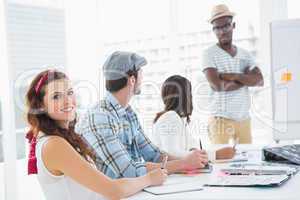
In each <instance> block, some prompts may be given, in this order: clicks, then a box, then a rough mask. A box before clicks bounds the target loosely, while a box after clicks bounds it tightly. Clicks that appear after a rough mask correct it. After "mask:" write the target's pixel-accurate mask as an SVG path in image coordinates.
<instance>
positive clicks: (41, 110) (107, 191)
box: [26, 70, 167, 200]
mask: <svg viewBox="0 0 300 200" xmlns="http://www.w3.org/2000/svg"><path fill="white" fill-rule="evenodd" d="M26 101H27V105H28V113H27V120H28V123H29V125H30V132H29V133H28V134H27V138H28V139H29V141H30V143H31V145H30V157H29V163H28V173H29V174H37V177H38V180H39V183H40V185H41V187H42V189H43V191H44V194H45V196H46V199H47V200H82V199H85V200H99V199H120V198H123V197H126V196H130V195H132V194H134V193H136V192H138V191H140V190H142V189H143V188H145V187H147V186H150V185H160V184H162V183H163V182H164V180H165V179H166V177H167V172H166V171H165V170H161V169H158V170H155V171H152V172H150V173H148V174H147V175H145V176H142V177H138V178H126V179H125V178H124V179H116V180H113V179H110V178H109V177H107V176H105V175H104V174H103V173H101V172H100V171H98V170H97V169H96V168H95V165H94V163H95V162H96V160H95V155H94V153H93V151H92V150H91V149H90V148H89V147H88V146H87V144H86V143H85V142H84V140H82V139H81V138H80V136H78V135H77V134H76V133H75V132H74V124H75V118H76V100H75V96H74V91H73V89H72V85H71V83H70V80H69V79H68V78H67V76H66V75H65V74H64V73H62V72H59V71H55V70H46V71H43V72H41V73H40V74H38V75H37V76H36V77H35V78H34V80H33V81H32V83H31V85H30V88H29V90H28V92H27V95H26Z"/></svg>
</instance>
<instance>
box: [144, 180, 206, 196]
mask: <svg viewBox="0 0 300 200" xmlns="http://www.w3.org/2000/svg"><path fill="white" fill-rule="evenodd" d="M202 189H203V187H202V185H201V184H199V183H198V182H189V183H180V184H172V185H162V186H154V187H148V188H145V189H144V191H145V192H148V193H151V194H154V195H165V194H174V193H182V192H193V191H200V190H202Z"/></svg>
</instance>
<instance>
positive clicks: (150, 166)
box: [146, 162, 160, 172]
mask: <svg viewBox="0 0 300 200" xmlns="http://www.w3.org/2000/svg"><path fill="white" fill-rule="evenodd" d="M146 168H147V172H151V171H153V170H156V169H158V168H160V163H152V162H147V163H146Z"/></svg>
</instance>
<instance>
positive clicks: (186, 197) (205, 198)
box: [127, 147, 300, 200]
mask: <svg viewBox="0 0 300 200" xmlns="http://www.w3.org/2000/svg"><path fill="white" fill-rule="evenodd" d="M241 148H242V147H241ZM250 156H251V157H250V160H249V161H257V160H260V159H261V154H260V153H259V152H258V151H256V152H255V151H252V152H250ZM226 165H228V164H215V165H214V172H213V173H212V174H199V175H197V176H194V177H191V176H185V175H171V176H169V178H168V180H167V181H168V182H169V183H172V182H181V183H182V182H188V181H194V180H195V179H197V181H199V184H204V183H206V182H208V180H209V179H210V178H212V177H213V175H214V173H217V171H218V169H219V168H221V167H224V166H226ZM144 199H147V200H148V199H150V200H181V199H182V200H300V172H299V173H298V174H297V175H295V176H294V177H292V178H291V179H290V180H288V182H286V183H284V184H283V185H282V186H280V187H274V188H259V187H256V188H235V187H204V188H203V190H201V191H196V192H186V193H178V194H170V195H152V194H149V193H147V192H140V193H138V194H136V195H134V196H132V197H130V198H128V199H127V200H144Z"/></svg>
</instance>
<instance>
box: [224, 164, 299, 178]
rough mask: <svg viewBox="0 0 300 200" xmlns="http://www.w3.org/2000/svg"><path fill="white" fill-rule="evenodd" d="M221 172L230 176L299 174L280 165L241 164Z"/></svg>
mask: <svg viewBox="0 0 300 200" xmlns="http://www.w3.org/2000/svg"><path fill="white" fill-rule="evenodd" d="M221 171H222V172H224V173H225V174H230V175H292V174H295V173H296V172H297V169H295V168H292V167H289V166H278V165H277V166H276V165H264V164H240V165H231V167H229V168H225V169H221Z"/></svg>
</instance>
